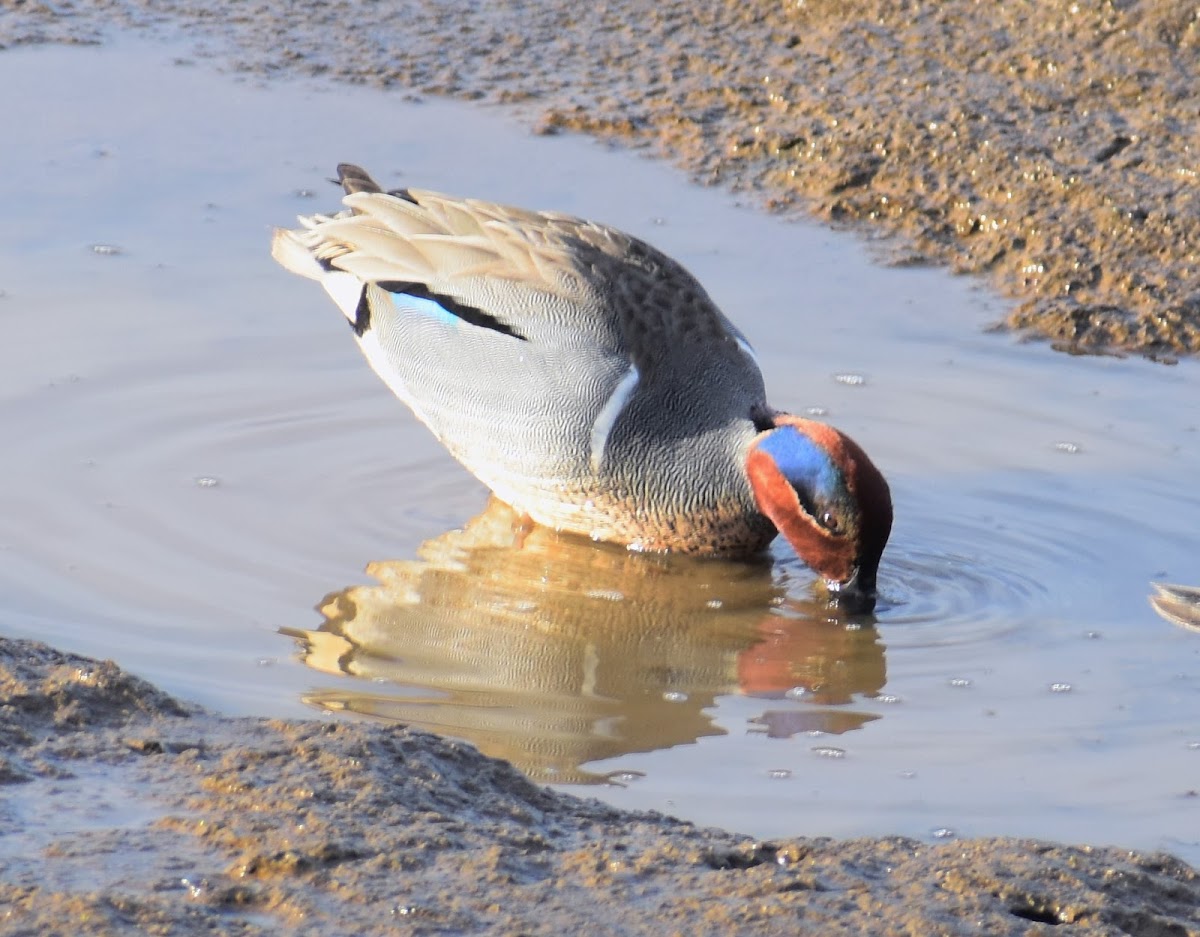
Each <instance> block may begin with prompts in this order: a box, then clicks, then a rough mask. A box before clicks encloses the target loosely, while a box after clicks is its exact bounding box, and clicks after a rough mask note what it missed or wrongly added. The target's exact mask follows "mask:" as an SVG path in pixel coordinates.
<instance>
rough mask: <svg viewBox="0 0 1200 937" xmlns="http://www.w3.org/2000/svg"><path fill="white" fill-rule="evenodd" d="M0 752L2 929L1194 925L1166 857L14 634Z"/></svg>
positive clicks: (1180, 871)
mask: <svg viewBox="0 0 1200 937" xmlns="http://www.w3.org/2000/svg"><path fill="white" fill-rule="evenodd" d="M0 757H2V758H3V762H2V766H0V784H2V787H0V790H3V793H4V799H3V806H0V811H2V814H3V828H4V835H3V837H0V909H3V910H0V933H4V934H31V935H33V934H38V935H47V934H57V933H71V934H74V933H85V932H86V933H93V934H101V933H123V932H124V933H128V932H131V931H133V930H138V931H139V932H153V933H171V934H201V933H213V932H219V933H224V934H268V933H279V932H281V931H285V932H286V931H292V930H302V931H303V932H305V933H321V934H344V933H353V934H376V933H378V934H385V933H388V934H390V933H395V932H396V931H397V929H398V928H401V929H403V931H404V932H406V933H416V934H437V933H482V932H495V933H525V934H560V933H587V934H602V933H614V934H617V933H619V934H677V933H689V934H707V933H712V934H731V933H761V934H775V933H778V934H794V933H798V932H801V933H814V934H816V933H819V934H848V935H849V934H854V935H858V934H863V933H871V934H878V935H883V934H912V935H923V937H924V935H930V934H960V933H961V934H966V933H972V934H975V933H987V934H992V935H1007V934H1013V935H1016V934H1028V933H1040V932H1041V928H1040V927H1039V926H1037V924H1036V923H1034V922H1042V923H1044V924H1071V925H1073V926H1072V928H1071V933H1072V934H1105V935H1126V934H1128V935H1140V937H1150V935H1196V934H1200V910H1197V909H1198V908H1200V878H1198V877H1197V874H1196V872H1195V871H1194V870H1193V869H1191V868H1190V867H1188V866H1187V865H1185V864H1184V863H1182V862H1180V861H1179V860H1177V859H1173V858H1171V857H1169V856H1167V855H1164V854H1154V855H1142V854H1137V853H1132V852H1122V851H1118V850H1112V849H1092V848H1088V847H1080V848H1073V847H1068V846H1059V845H1051V844H1047V843H1038V842H1033V841H1021V840H969V841H957V842H955V841H948V842H945V843H942V844H939V845H934V846H930V845H926V844H923V843H918V842H915V841H912V840H906V839H899V838H883V839H859V840H849V841H846V842H835V841H832V840H829V839H812V840H807V839H799V840H791V841H780V842H771V843H764V842H754V841H751V840H749V839H747V838H745V837H741V836H738V835H736V834H734V833H727V832H722V831H717V830H711V829H708V830H706V829H698V828H696V827H695V826H692V825H691V824H688V823H683V822H680V821H677V820H673V819H671V818H668V817H664V816H661V815H659V814H654V813H622V812H620V811H617V810H613V809H611V808H608V807H605V806H603V805H601V804H600V803H598V802H596V801H584V800H579V799H576V798H574V797H569V796H566V795H562V794H557V793H554V792H552V791H549V790H546V789H543V788H540V787H537V786H535V785H533V784H531V783H530V782H528V781H526V780H525V779H524V778H522V777H521V776H520V775H519V774H518V773H517V772H516V771H515V770H513V769H512V768H511V767H509V766H508V765H507V764H505V763H504V762H500V761H495V760H492V759H488V758H485V757H483V756H482V755H480V754H478V753H477V752H476V751H475V750H474V749H472V748H470V747H469V746H466V745H463V744H460V743H457V742H451V741H446V740H443V739H440V738H437V737H436V736H433V735H429V734H426V733H422V732H416V731H412V730H407V729H404V728H399V727H394V726H380V725H367V724H362V723H346V722H339V723H334V722H319V721H296V722H285V721H273V720H262V719H229V718H223V717H221V716H217V715H213V714H211V713H207V712H204V711H202V710H200V709H198V708H196V707H193V706H189V705H187V704H185V703H181V702H178V701H176V700H174V699H172V698H170V697H169V696H167V695H166V694H164V693H162V692H161V691H159V690H157V689H155V688H154V687H152V686H150V685H148V684H146V683H144V682H143V681H141V680H138V679H137V678H135V677H132V676H130V675H128V674H126V673H124V672H123V671H121V670H120V669H119V668H118V667H117V666H116V665H115V664H113V663H111V662H99V661H95V660H90V659H88V658H83V657H78V656H75V655H71V654H66V653H63V652H60V651H57V650H55V649H53V648H50V647H48V646H46V645H44V644H38V643H34V642H29V641H16V640H9V639H0ZM80 805H86V806H85V807H83V808H81V806H80Z"/></svg>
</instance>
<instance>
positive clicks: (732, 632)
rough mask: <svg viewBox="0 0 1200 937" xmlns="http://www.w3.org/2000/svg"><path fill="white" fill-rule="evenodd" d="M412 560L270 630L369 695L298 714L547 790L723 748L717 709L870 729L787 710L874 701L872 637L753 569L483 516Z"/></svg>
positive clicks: (785, 724) (836, 729)
mask: <svg viewBox="0 0 1200 937" xmlns="http://www.w3.org/2000/svg"><path fill="white" fill-rule="evenodd" d="M418 555H419V557H420V559H418V560H413V561H388V562H377V563H372V564H371V565H370V566H368V568H367V572H368V573H369V574H370V576H371V577H372V578H373V579H375V580H376V582H377V584H376V585H356V586H350V587H348V588H346V589H344V590H342V591H341V592H336V593H333V594H331V595H329V596H327V597H326V598H325V600H324V601H323V602H322V603H321V605H320V606H319V611H320V612H321V614H322V615H323V616H324V617H325V621H324V623H322V624H321V626H320V627H319V628H317V629H316V630H314V631H305V630H299V629H283V631H284V633H285V634H288V635H290V636H292V637H294V638H296V639H298V640H299V641H300V643H301V647H302V653H303V659H304V661H305V662H306V663H307V664H308V665H309V666H310V667H312V668H314V669H316V670H319V671H323V672H326V673H330V674H348V675H351V676H355V677H361V678H364V679H365V680H368V681H370V685H369V686H364V687H363V689H361V690H357V689H350V690H347V689H323V690H317V691H314V692H312V693H311V694H308V695H307V696H306V697H305V701H306V702H308V703H310V704H313V705H316V706H319V707H322V708H325V709H328V710H333V711H352V712H355V713H360V714H363V715H369V716H374V717H378V718H383V719H389V720H396V721H399V722H405V723H409V724H411V725H415V726H419V727H422V728H426V729H430V730H432V731H436V732H439V733H441V734H445V735H451V736H456V737H459V738H464V739H467V740H468V741H470V742H472V743H474V744H475V745H477V746H478V747H479V748H480V749H481V750H482V751H484V752H486V753H487V754H489V755H494V756H497V757H501V758H504V759H507V760H508V761H511V762H513V763H514V764H516V765H517V766H518V767H519V768H521V769H522V770H523V771H525V773H526V774H528V775H530V776H531V777H533V778H535V779H537V780H541V781H554V782H558V783H563V782H588V781H600V780H604V779H605V778H604V777H602V776H598V775H595V774H591V773H589V772H587V771H585V770H583V769H582V768H581V767H580V766H581V765H584V764H586V763H588V762H591V761H597V760H600V759H605V758H611V757H615V756H617V755H623V754H626V753H631V752H644V751H653V750H657V749H661V748H669V747H671V746H674V745H679V744H683V743H688V742H694V741H695V740H697V739H699V738H701V737H703V736H710V735H721V734H724V733H723V730H721V729H719V728H717V727H716V726H715V725H714V724H713V722H712V720H711V718H710V717H709V715H708V712H707V711H708V710H709V709H710V708H711V707H712V706H713V705H714V702H715V699H716V697H718V696H721V695H726V694H731V693H741V694H743V695H748V696H755V697H761V698H765V699H777V700H781V701H786V702H785V704H784V707H783V708H781V709H777V710H773V711H771V710H768V711H766V712H764V713H763V714H762V715H761V716H760V717H758V718H757V719H756V720H754V722H755V723H756V725H754V726H752V727H749V728H750V729H751V730H752V731H766V732H768V734H770V735H774V736H787V735H791V734H794V733H796V732H801V731H823V732H831V733H840V732H845V731H847V730H849V729H853V728H858V727H860V726H861V725H862V724H863V723H864V722H867V721H870V720H871V719H874V718H877V717H876V716H874V715H871V714H867V713H855V712H849V711H846V710H844V709H840V708H839V709H829V708H819V707H816V706H809V705H799V704H796V703H795V702H794V700H796V699H797V698H799V699H801V700H802V701H803V703H805V704H809V703H816V704H821V706H823V707H827V706H832V705H837V706H841V705H843V704H846V703H849V702H851V701H852V700H853V699H854V698H855V697H856V696H862V695H866V696H871V695H873V694H875V693H877V692H878V691H879V690H880V689H881V688H882V686H883V684H884V680H885V670H884V658H883V649H882V647H881V646H880V644H879V642H878V636H877V634H876V632H875V630H874V628H871V627H864V626H855V625H849V626H848V625H847V624H846V623H845V622H843V621H840V620H838V619H837V618H836V617H831V612H830V609H829V607H828V605H827V604H826V603H823V602H817V601H815V600H814V601H804V600H800V599H796V598H794V597H789V596H788V595H787V594H786V593H785V588H784V586H783V585H782V584H780V583H778V582H776V580H775V578H774V575H775V574H774V573H773V570H772V567H771V564H770V563H768V562H766V561H765V560H764V561H763V562H761V563H757V564H755V563H723V562H720V561H715V560H703V561H701V560H689V559H686V558H681V557H671V556H662V555H656V554H638V553H631V552H629V551H628V550H625V549H621V548H618V547H611V546H607V545H604V544H593V543H589V542H587V541H584V540H580V539H578V538H575V537H571V536H563V535H560V534H556V533H555V532H553V531H551V530H548V529H545V528H542V527H536V526H535V527H531V528H525V527H522V526H521V525H520V524H519V523H518V521H517V518H516V517H515V516H514V514H513V512H512V511H511V509H509V508H508V507H507V506H505V505H504V504H502V503H500V502H498V501H495V500H493V501H492V502H491V503H490V504H489V506H488V509H487V510H486V511H485V512H484V513H483V514H481V515H480V516H478V517H476V518H475V519H474V520H472V521H471V522H470V523H469V524H467V525H466V527H465V528H464V529H462V530H456V531H451V532H449V533H446V534H444V535H442V536H440V537H436V538H434V539H432V540H430V541H428V542H426V543H425V544H423V545H422V547H421V548H420V549H419V551H418ZM764 727H765V728H764Z"/></svg>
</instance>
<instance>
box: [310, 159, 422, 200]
mask: <svg viewBox="0 0 1200 937" xmlns="http://www.w3.org/2000/svg"><path fill="white" fill-rule="evenodd" d="M337 174H338V175H337V178H336V179H331V180H330V182H334V183H337V184H338V185H340V186H341V187H342V188H343V189H345V190H346V194H347V195H353V194H354V193H355V192H376V193H377V192H382V191H383V186H381V185H380V184H379V183H378V182H376V181H375V180H374V179H372V178H371V175H370V173H368V172H367V171H366V170H365V169H363V168H362V167H361V166H355V165H354V164H353V163H338V168H337ZM387 194H388V195H394V196H396V197H397V198H402V199H404V200H405V201H406V202H412V203H413V204H414V205H415V204H417V200H416V199H415V198H413V197H412V196H411V195H410V194H409V193H408V189H391V190H389V191H388V193H387Z"/></svg>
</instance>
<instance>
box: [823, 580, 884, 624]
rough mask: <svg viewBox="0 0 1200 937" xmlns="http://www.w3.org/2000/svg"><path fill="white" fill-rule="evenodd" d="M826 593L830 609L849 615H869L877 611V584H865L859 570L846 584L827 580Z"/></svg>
mask: <svg viewBox="0 0 1200 937" xmlns="http://www.w3.org/2000/svg"><path fill="white" fill-rule="evenodd" d="M825 592H826V594H827V596H828V598H829V607H830V608H836V609H837V610H839V611H842V612H845V613H846V614H849V615H869V614H871V612H873V611H875V583H874V582H871V583H869V584H867V583H865V582H863V581H862V577H860V576H859V571H858V570H855V571H854V575H853V576H851V577H850V578H849V579H847V580H846V581H845V582H838V581H837V580H836V579H826V580H825Z"/></svg>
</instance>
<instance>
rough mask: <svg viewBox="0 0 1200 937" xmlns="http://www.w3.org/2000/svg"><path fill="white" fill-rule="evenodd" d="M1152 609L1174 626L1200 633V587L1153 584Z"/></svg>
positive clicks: (1166, 583)
mask: <svg viewBox="0 0 1200 937" xmlns="http://www.w3.org/2000/svg"><path fill="white" fill-rule="evenodd" d="M1150 586H1151V588H1153V589H1154V594H1153V595H1152V596H1150V607H1151V608H1153V609H1154V610H1155V611H1156V612H1158V614H1159V615H1161V616H1162V617H1163V618H1165V619H1166V620H1167V621H1169V622H1170V623H1171V624H1173V625H1178V626H1179V627H1180V628H1186V629H1187V630H1188V631H1195V632H1197V633H1200V586H1181V585H1177V584H1174V583H1169V582H1152V583H1150Z"/></svg>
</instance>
